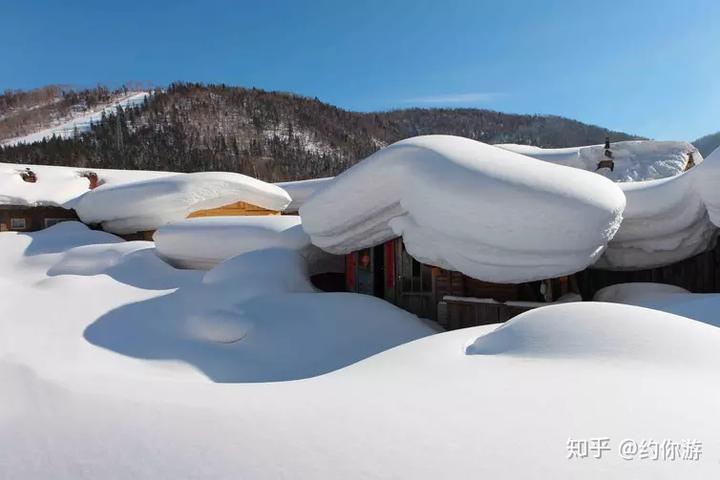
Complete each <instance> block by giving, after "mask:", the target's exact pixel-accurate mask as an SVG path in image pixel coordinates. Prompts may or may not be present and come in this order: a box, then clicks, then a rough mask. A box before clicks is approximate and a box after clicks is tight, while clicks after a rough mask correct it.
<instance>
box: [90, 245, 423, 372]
mask: <svg viewBox="0 0 720 480" xmlns="http://www.w3.org/2000/svg"><path fill="white" fill-rule="evenodd" d="M168 268H170V267H168ZM142 273H143V270H140V269H139V268H138V269H136V274H137V275H142ZM191 278H194V277H191ZM433 333H435V330H434V329H433V328H431V327H430V326H428V325H426V324H425V323H424V322H422V321H421V320H420V319H418V318H417V317H415V316H414V315H410V314H409V313H407V312H405V311H403V310H400V309H399V308H396V307H394V306H392V305H390V304H389V303H387V302H385V301H382V300H379V299H376V298H374V297H369V296H364V295H356V294H342V293H337V294H323V293H315V289H314V288H313V286H312V284H311V283H310V280H309V278H308V273H307V264H306V262H305V259H304V258H302V257H301V256H300V255H299V254H298V253H297V252H295V251H293V250H289V249H282V248H272V249H266V250H256V251H252V252H248V253H244V254H241V255H238V256H236V257H233V258H231V259H229V260H227V261H225V262H223V263H221V264H220V265H218V266H217V267H215V268H214V269H212V270H210V271H209V272H207V273H206V274H205V275H204V276H203V277H202V280H201V281H200V282H199V283H197V284H185V285H182V286H181V288H179V289H178V290H176V291H174V292H172V293H170V294H169V295H165V296H163V297H159V298H156V299H152V300H151V301H149V302H144V303H142V302H141V303H136V304H132V305H128V306H126V307H124V308H120V309H119V310H115V311H113V312H110V313H109V314H108V315H105V316H104V317H102V318H100V319H98V320H97V321H96V322H94V323H93V324H92V325H90V326H89V327H88V328H87V329H86V330H85V338H86V339H87V340H88V341H90V342H91V343H93V344H95V345H98V346H102V347H104V348H107V349H109V350H112V351H115V352H118V353H122V354H124V355H128V356H132V357H137V358H144V359H180V360H184V361H185V362H188V363H190V364H192V365H194V366H196V367H197V368H199V369H201V370H202V371H203V372H204V373H205V374H206V375H207V376H208V377H210V378H211V379H213V380H215V381H219V382H267V381H282V380H294V379H299V378H306V377H312V376H316V375H320V374H322V373H327V372H330V371H333V370H336V369H338V368H342V367H344V366H347V365H349V364H351V363H354V362H357V361H359V360H361V359H363V358H366V357H367V356H370V355H373V354H375V353H378V352H380V351H383V350H386V349H388V348H391V347H394V346H396V345H398V344H400V343H404V342H408V341H411V340H415V339H417V338H421V337H424V336H426V335H430V334H433Z"/></svg>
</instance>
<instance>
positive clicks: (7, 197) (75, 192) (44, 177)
mask: <svg viewBox="0 0 720 480" xmlns="http://www.w3.org/2000/svg"><path fill="white" fill-rule="evenodd" d="M28 168H29V169H30V170H31V171H33V172H34V173H35V175H36V176H37V181H36V182H35V183H28V182H25V181H24V180H23V179H22V178H21V176H20V173H22V172H23V171H25V170H26V169H28ZM87 172H95V173H96V174H97V176H98V180H99V182H100V183H101V184H103V185H118V184H123V183H129V182H136V181H139V180H150V179H155V178H161V177H167V176H169V175H176V174H174V173H170V172H152V171H143V170H106V169H89V168H76V167H56V166H47V165H30V164H15V163H0V205H23V206H40V205H45V206H57V207H65V208H72V207H73V206H74V202H75V201H76V200H77V198H78V197H79V196H81V195H82V194H84V193H85V192H87V191H88V188H89V186H90V183H89V181H88V179H87V178H85V177H83V176H82V174H83V173H87Z"/></svg>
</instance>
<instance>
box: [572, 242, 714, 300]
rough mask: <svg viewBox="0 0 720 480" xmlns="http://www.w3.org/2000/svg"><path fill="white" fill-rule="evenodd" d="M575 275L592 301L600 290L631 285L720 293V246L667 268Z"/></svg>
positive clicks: (588, 298) (587, 271)
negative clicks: (617, 285) (670, 286)
mask: <svg viewBox="0 0 720 480" xmlns="http://www.w3.org/2000/svg"><path fill="white" fill-rule="evenodd" d="M576 276H577V280H578V285H579V287H580V292H581V294H582V296H583V300H591V299H592V297H593V295H594V294H595V292H597V291H598V290H600V289H601V288H604V287H607V286H609V285H615V284H618V283H628V282H654V283H667V284H670V285H677V286H678V287H682V288H684V289H686V290H689V291H691V292H694V293H713V292H720V244H718V245H716V246H715V248H713V249H712V250H709V251H707V252H704V253H701V254H699V255H695V256H694V257H691V258H688V259H686V260H683V261H681V262H677V263H674V264H672V265H668V266H666V267H660V268H653V269H649V270H639V271H634V272H618V271H610V270H598V269H592V268H589V269H587V270H585V271H582V272H580V273H578V274H576Z"/></svg>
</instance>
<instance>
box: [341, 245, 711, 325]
mask: <svg viewBox="0 0 720 480" xmlns="http://www.w3.org/2000/svg"><path fill="white" fill-rule="evenodd" d="M632 282H654V283H665V284H670V285H676V286H679V287H682V288H685V289H686V290H689V291H690V292H694V293H711V292H720V244H717V245H715V246H714V247H713V248H712V249H710V250H708V251H706V252H703V253H701V254H698V255H695V256H694V257H691V258H688V259H686V260H683V261H680V262H677V263H674V264H672V265H668V266H665V267H659V268H654V269H647V270H635V271H610V270H601V269H596V268H587V269H585V270H583V271H581V272H578V273H576V274H574V275H568V276H564V277H559V278H552V279H545V280H541V281H535V282H527V283H521V284H497V283H489V282H483V281H480V280H477V279H474V278H471V277H469V276H467V275H464V274H462V273H460V272H455V271H450V270H445V269H442V268H438V267H433V266H431V265H426V264H423V263H420V262H418V261H417V260H415V259H414V258H413V257H412V256H410V254H409V253H408V252H407V251H406V250H405V246H404V244H403V242H402V238H396V239H394V240H390V241H388V242H385V243H384V244H382V245H377V246H375V247H370V248H365V249H362V250H359V251H356V252H352V253H349V254H347V255H346V257H345V288H346V290H347V291H350V292H356V293H362V294H366V295H373V296H376V297H379V298H383V299H385V300H387V301H389V302H391V303H393V304H395V305H397V306H398V307H400V308H402V309H404V310H407V311H409V312H411V313H414V314H415V315H417V316H419V317H422V318H427V319H431V320H435V321H437V322H438V323H439V324H440V325H442V326H443V327H444V328H446V329H448V330H453V329H457V328H465V327H471V326H477V325H488V324H492V323H502V322H505V321H507V320H509V319H511V318H512V317H514V316H516V315H519V314H520V313H523V312H526V311H528V310H531V309H533V308H538V307H541V306H545V305H548V304H550V303H553V302H558V301H563V300H567V301H570V300H586V301H589V300H592V298H593V296H594V295H595V293H596V292H597V291H598V290H600V289H602V288H604V287H607V286H610V285H616V284H619V283H632ZM563 297H564V298H563Z"/></svg>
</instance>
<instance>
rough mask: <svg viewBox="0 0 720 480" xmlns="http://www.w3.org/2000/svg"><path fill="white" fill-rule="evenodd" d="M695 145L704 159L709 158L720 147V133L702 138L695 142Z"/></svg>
mask: <svg viewBox="0 0 720 480" xmlns="http://www.w3.org/2000/svg"><path fill="white" fill-rule="evenodd" d="M693 145H695V146H696V147H697V149H698V150H700V153H701V154H702V156H703V157H707V156H708V155H710V154H711V153H712V152H713V151H715V149H716V148H719V147H720V132H716V133H713V134H711V135H705V136H704V137H702V138H698V139H697V140H695V141H694V142H693Z"/></svg>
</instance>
